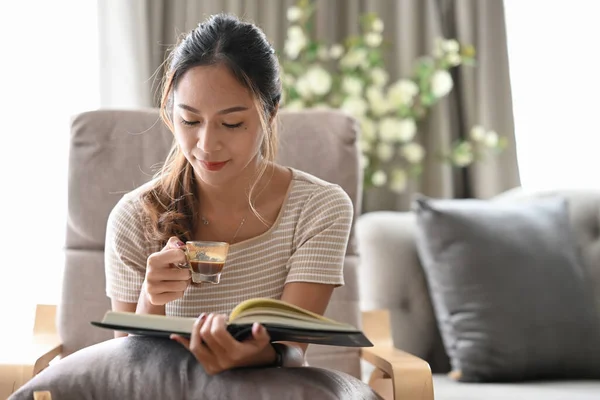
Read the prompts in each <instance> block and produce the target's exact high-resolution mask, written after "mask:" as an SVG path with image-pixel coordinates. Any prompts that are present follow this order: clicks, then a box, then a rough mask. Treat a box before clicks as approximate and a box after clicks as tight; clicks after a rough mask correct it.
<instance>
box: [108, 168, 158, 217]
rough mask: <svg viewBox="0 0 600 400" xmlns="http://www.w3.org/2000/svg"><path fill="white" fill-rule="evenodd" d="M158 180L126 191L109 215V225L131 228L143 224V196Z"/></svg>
mask: <svg viewBox="0 0 600 400" xmlns="http://www.w3.org/2000/svg"><path fill="white" fill-rule="evenodd" d="M155 183H156V180H154V179H153V180H151V181H149V182H146V183H144V184H143V185H141V186H138V187H137V188H135V189H133V190H131V191H129V192H127V193H125V194H123V195H122V197H121V198H120V199H119V201H117V204H115V206H114V207H113V209H112V210H111V212H110V215H109V217H108V225H109V227H115V226H116V225H127V226H128V227H129V229H131V228H133V227H136V226H137V227H140V228H141V226H142V196H143V195H144V194H146V193H147V192H148V191H149V190H150V189H152V187H153V186H154V185H155Z"/></svg>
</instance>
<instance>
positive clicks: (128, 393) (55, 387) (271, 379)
mask: <svg viewBox="0 0 600 400" xmlns="http://www.w3.org/2000/svg"><path fill="white" fill-rule="evenodd" d="M44 390H47V391H50V393H51V394H52V399H53V400H71V399H73V400H75V399H76V400H85V399H107V400H108V399H130V400H136V399H140V400H149V399H277V400H284V399H290V400H292V399H294V400H295V399H311V400H313V399H314V400H317V399H319V400H320V399H323V400H327V399H336V400H338V399H353V400H354V399H369V400H370V399H379V397H378V396H377V395H376V394H375V392H373V391H372V390H371V389H370V388H369V387H368V386H367V385H366V384H364V383H363V382H361V381H360V380H358V379H356V378H354V377H351V376H349V375H347V374H345V373H342V372H338V371H334V370H326V369H322V368H313V367H303V368H249V369H240V370H233V371H227V372H224V373H221V374H219V375H215V376H209V375H207V374H205V373H204V369H203V368H202V365H201V364H199V363H198V362H197V361H196V359H195V358H194V357H193V356H192V355H191V354H190V353H189V352H188V351H187V350H186V349H185V348H183V347H182V346H181V345H179V344H178V343H176V342H173V341H171V340H168V339H160V338H152V337H142V336H131V337H127V338H120V339H113V340H109V341H106V342H103V343H99V344H96V345H94V346H90V347H87V348H85V349H82V350H80V351H78V352H76V353H74V354H72V355H70V356H68V357H66V358H65V359H63V360H61V361H59V362H57V363H56V364H54V365H52V366H50V367H49V368H47V369H46V370H44V371H42V372H41V373H40V374H39V375H37V376H36V377H35V378H33V379H32V380H30V381H29V382H27V383H26V384H25V385H24V386H22V387H21V388H20V389H19V390H18V391H17V392H15V393H14V394H13V395H12V396H11V397H10V398H9V400H25V399H26V400H30V399H33V392H34V391H44Z"/></svg>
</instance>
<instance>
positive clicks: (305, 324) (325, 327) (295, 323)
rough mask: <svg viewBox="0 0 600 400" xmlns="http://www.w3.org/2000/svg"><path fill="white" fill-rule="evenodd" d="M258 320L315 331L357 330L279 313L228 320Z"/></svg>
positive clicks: (251, 321) (249, 321) (235, 323)
mask: <svg viewBox="0 0 600 400" xmlns="http://www.w3.org/2000/svg"><path fill="white" fill-rule="evenodd" d="M254 322H259V323H261V324H264V325H267V326H269V325H270V326H280V327H284V328H287V327H292V328H298V329H306V330H315V331H336V332H357V331H358V330H357V329H356V328H354V327H353V326H351V325H340V324H324V323H322V322H318V321H317V320H312V321H305V320H299V319H295V318H286V317H285V316H283V317H282V316H279V315H264V314H262V315H257V316H252V315H243V316H241V317H238V318H236V319H235V322H230V323H229V324H230V325H242V324H252V323H254Z"/></svg>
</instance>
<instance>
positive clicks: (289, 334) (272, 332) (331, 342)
mask: <svg viewBox="0 0 600 400" xmlns="http://www.w3.org/2000/svg"><path fill="white" fill-rule="evenodd" d="M92 325H94V326H97V327H100V328H106V329H112V330H115V331H121V332H127V333H129V334H134V335H144V336H157V337H167V338H168V337H169V336H170V335H171V334H172V333H174V334H177V335H181V336H183V337H187V338H189V337H190V334H189V333H187V332H170V331H163V330H157V329H145V328H136V327H125V326H121V325H110V324H105V323H102V322H95V321H94V322H92ZM263 326H264V327H265V328H266V329H267V332H269V336H270V337H271V341H272V342H280V341H287V342H298V343H314V344H321V345H328V346H345V347H373V343H371V341H370V340H369V339H367V337H366V336H365V335H364V334H363V333H362V332H360V331H346V332H340V331H326V330H319V331H316V330H313V329H299V328H292V327H286V326H281V325H275V324H268V323H267V324H263ZM227 330H228V331H229V333H231V336H233V337H234V338H235V339H236V340H239V341H242V340H244V339H247V338H248V337H250V336H251V335H252V325H251V324H244V325H236V324H231V325H228V326H227Z"/></svg>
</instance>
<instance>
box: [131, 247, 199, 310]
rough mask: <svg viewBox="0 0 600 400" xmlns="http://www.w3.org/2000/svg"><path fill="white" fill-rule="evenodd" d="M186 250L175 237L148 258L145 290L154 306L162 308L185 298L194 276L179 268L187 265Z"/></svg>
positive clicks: (187, 270)
mask: <svg viewBox="0 0 600 400" xmlns="http://www.w3.org/2000/svg"><path fill="white" fill-rule="evenodd" d="M184 248H185V243H183V242H182V241H181V240H179V238H177V237H175V236H173V237H171V238H170V239H169V241H168V242H167V244H166V245H165V247H164V248H163V249H162V250H161V251H159V252H157V253H153V254H151V255H150V257H148V261H147V263H146V279H145V281H144V286H143V290H144V291H145V294H146V297H147V299H148V300H149V301H150V303H151V304H152V305H155V306H162V305H165V304H167V303H168V302H170V301H173V300H177V299H180V298H182V297H183V294H184V293H185V289H186V288H187V287H188V285H189V283H190V279H191V276H192V275H191V272H190V270H189V269H188V268H179V267H177V264H185V263H187V260H186V257H185V253H184V252H183V249H184Z"/></svg>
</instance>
